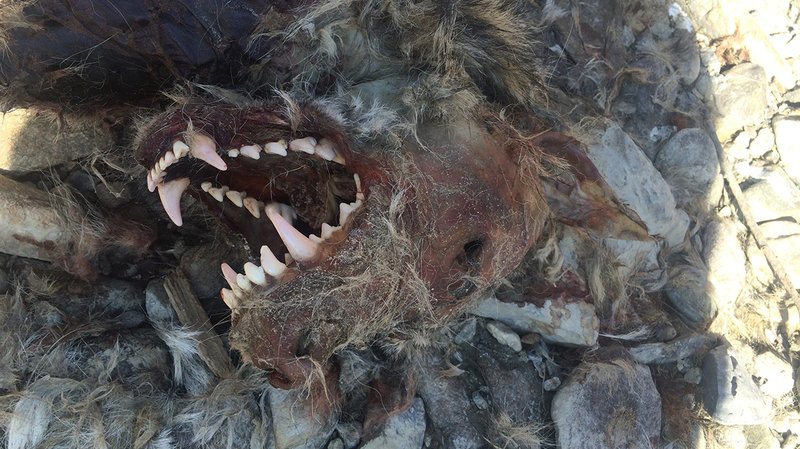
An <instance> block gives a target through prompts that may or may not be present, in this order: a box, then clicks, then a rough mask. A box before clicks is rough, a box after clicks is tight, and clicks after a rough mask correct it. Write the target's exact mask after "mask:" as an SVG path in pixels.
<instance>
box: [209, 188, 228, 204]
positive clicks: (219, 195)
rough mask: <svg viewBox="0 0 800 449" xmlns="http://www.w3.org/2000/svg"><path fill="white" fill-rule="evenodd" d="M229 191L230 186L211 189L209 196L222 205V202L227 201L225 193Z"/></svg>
mask: <svg viewBox="0 0 800 449" xmlns="http://www.w3.org/2000/svg"><path fill="white" fill-rule="evenodd" d="M227 191H228V186H222V187H211V188H210V189H208V194H209V195H211V196H212V197H213V198H214V199H215V200H217V201H219V202H220V203H221V202H222V200H223V199H225V192H227Z"/></svg>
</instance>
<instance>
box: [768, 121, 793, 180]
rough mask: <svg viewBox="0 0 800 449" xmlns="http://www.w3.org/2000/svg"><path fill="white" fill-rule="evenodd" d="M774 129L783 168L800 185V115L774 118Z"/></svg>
mask: <svg viewBox="0 0 800 449" xmlns="http://www.w3.org/2000/svg"><path fill="white" fill-rule="evenodd" d="M772 129H773V130H774V132H775V145H776V146H777V148H778V153H779V154H780V156H781V163H782V164H783V168H784V170H786V174H787V175H789V177H790V178H791V179H792V180H793V181H794V182H795V183H797V184H799V185H800V117H778V118H776V119H775V120H773V122H772Z"/></svg>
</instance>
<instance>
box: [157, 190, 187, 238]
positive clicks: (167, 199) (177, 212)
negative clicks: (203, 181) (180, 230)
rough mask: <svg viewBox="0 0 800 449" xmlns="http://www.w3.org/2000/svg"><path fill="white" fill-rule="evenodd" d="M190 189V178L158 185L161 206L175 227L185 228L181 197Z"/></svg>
mask: <svg viewBox="0 0 800 449" xmlns="http://www.w3.org/2000/svg"><path fill="white" fill-rule="evenodd" d="M187 187H189V178H180V179H174V180H172V181H170V182H168V183H165V184H159V185H158V196H159V197H161V205H162V206H164V211H165V212H166V213H167V215H168V216H169V218H170V220H172V222H173V223H175V226H183V218H181V195H183V192H184V191H185V190H186V188H187Z"/></svg>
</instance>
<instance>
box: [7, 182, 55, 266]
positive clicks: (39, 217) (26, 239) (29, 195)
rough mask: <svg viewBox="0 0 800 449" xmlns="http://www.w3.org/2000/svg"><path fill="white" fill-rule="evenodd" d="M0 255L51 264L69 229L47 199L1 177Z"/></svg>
mask: <svg viewBox="0 0 800 449" xmlns="http://www.w3.org/2000/svg"><path fill="white" fill-rule="evenodd" d="M0 224H1V225H0V252H3V253H6V254H11V255H14V256H22V257H30V258H33V259H39V260H46V261H49V262H52V261H53V260H55V258H56V257H58V255H59V252H63V251H66V246H67V242H68V230H67V229H66V225H65V223H64V221H63V220H62V219H61V216H60V215H59V212H58V211H57V210H56V209H54V208H53V205H52V204H51V202H50V196H49V195H48V194H47V193H46V192H43V191H41V190H39V189H36V188H33V187H31V186H29V185H27V184H22V183H19V182H17V181H14V180H12V179H9V178H6V177H4V176H2V175H0Z"/></svg>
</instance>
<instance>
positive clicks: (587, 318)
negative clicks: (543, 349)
mask: <svg viewBox="0 0 800 449" xmlns="http://www.w3.org/2000/svg"><path fill="white" fill-rule="evenodd" d="M472 313H473V314H475V315H477V316H481V317H484V318H491V319H494V320H497V321H500V322H503V323H505V324H506V325H508V326H510V327H511V328H512V329H514V330H515V331H517V332H520V333H530V332H536V333H539V334H541V335H542V338H543V339H544V340H545V341H547V342H549V343H554V344H563V345H571V346H589V347H591V346H594V344H595V343H597V335H598V329H599V326H600V323H599V320H598V318H597V315H595V312H594V305H592V304H589V303H585V302H577V303H569V304H565V303H564V302H563V300H560V299H556V300H551V299H548V300H546V301H545V303H544V305H543V306H542V307H537V306H536V305H535V304H527V303H523V304H513V303H505V302H502V301H500V300H498V299H497V298H496V297H494V296H492V297H490V298H487V299H485V300H482V301H480V302H479V303H478V304H477V305H476V307H475V309H474V310H473V311H472Z"/></svg>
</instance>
